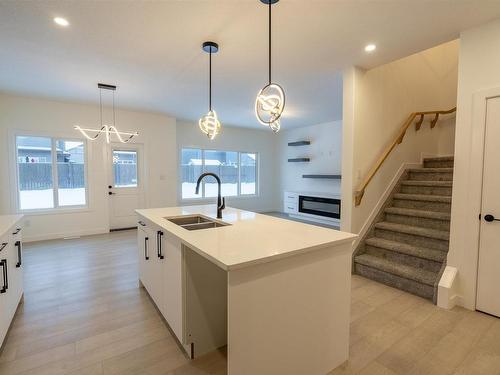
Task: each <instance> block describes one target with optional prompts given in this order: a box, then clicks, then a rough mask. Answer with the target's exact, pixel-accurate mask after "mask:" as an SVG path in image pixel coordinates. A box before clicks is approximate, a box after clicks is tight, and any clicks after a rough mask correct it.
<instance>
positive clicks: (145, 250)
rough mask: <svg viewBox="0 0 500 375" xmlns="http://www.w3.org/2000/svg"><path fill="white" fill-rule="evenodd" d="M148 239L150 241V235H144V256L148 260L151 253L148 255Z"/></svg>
mask: <svg viewBox="0 0 500 375" xmlns="http://www.w3.org/2000/svg"><path fill="white" fill-rule="evenodd" d="M148 241H149V237H144V258H145V259H146V260H149V255H148Z"/></svg>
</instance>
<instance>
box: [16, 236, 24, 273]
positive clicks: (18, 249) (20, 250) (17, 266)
mask: <svg viewBox="0 0 500 375" xmlns="http://www.w3.org/2000/svg"><path fill="white" fill-rule="evenodd" d="M16 247H17V263H16V268H19V267H21V265H22V264H23V261H22V255H21V253H22V251H23V248H22V244H21V241H17V242H16Z"/></svg>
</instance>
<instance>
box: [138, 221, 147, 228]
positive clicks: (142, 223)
mask: <svg viewBox="0 0 500 375" xmlns="http://www.w3.org/2000/svg"><path fill="white" fill-rule="evenodd" d="M137 223H138V224H139V225H140V226H142V227H145V226H146V224H144V221H142V220H139V221H138V222H137Z"/></svg>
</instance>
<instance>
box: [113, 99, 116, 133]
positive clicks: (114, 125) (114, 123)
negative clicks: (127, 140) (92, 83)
mask: <svg viewBox="0 0 500 375" xmlns="http://www.w3.org/2000/svg"><path fill="white" fill-rule="evenodd" d="M113 127H114V128H115V129H116V122H115V91H114V90H113Z"/></svg>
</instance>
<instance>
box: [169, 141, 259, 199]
mask: <svg viewBox="0 0 500 375" xmlns="http://www.w3.org/2000/svg"><path fill="white" fill-rule="evenodd" d="M186 149H190V150H200V151H201V168H202V169H201V173H205V172H206V170H205V151H218V152H236V153H237V154H238V184H237V195H230V196H227V198H228V199H249V198H258V197H259V196H260V153H259V152H258V151H244V150H243V151H237V150H234V149H225V148H202V147H197V146H180V147H179V159H178V160H179V162H178V165H177V167H178V168H179V169H178V170H179V178H178V180H179V183H178V187H179V189H178V191H179V198H180V201H181V202H205V201H211V200H213V199H214V197H206V196H205V184H204V183H202V184H201V194H200V197H196V198H183V196H182V151H183V150H186ZM241 154H255V155H256V161H255V169H256V170H255V193H254V194H241Z"/></svg>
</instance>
